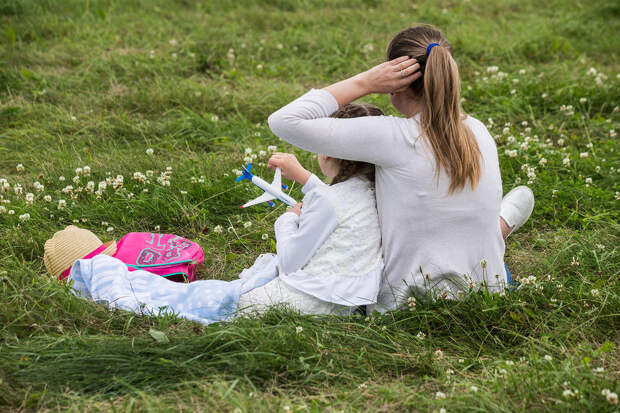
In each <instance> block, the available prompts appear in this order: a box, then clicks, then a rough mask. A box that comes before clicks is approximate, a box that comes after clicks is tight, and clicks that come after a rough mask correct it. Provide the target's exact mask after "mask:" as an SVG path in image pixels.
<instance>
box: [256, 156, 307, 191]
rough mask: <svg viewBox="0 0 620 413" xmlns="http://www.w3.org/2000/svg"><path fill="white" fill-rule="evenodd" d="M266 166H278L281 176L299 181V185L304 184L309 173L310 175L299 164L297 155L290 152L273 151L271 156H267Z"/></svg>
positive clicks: (270, 167) (274, 167)
mask: <svg viewBox="0 0 620 413" xmlns="http://www.w3.org/2000/svg"><path fill="white" fill-rule="evenodd" d="M267 167H268V168H269V169H276V168H280V169H281V170H282V177H284V178H286V179H290V180H292V181H296V182H299V183H300V184H301V185H305V184H306V182H307V181H308V178H310V175H312V174H311V173H310V172H309V171H307V170H306V169H305V168H304V167H303V166H301V164H300V163H299V161H298V160H297V157H296V156H295V155H293V154H290V153H282V152H276V153H274V154H273V155H271V158H269V161H268V162H267Z"/></svg>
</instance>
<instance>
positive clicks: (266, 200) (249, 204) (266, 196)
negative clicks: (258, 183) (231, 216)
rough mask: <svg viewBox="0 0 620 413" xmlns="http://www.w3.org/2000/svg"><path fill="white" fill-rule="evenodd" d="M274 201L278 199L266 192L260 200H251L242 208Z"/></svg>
mask: <svg viewBox="0 0 620 413" xmlns="http://www.w3.org/2000/svg"><path fill="white" fill-rule="evenodd" d="M272 199H276V197H275V196H273V195H271V194H270V193H269V192H265V193H264V194H262V195H261V196H259V197H258V198H255V199H253V200H251V201H250V202H248V203H246V204H244V205H243V206H242V207H241V208H247V207H249V206H252V205H256V204H260V203H261V202H269V201H271V200H272Z"/></svg>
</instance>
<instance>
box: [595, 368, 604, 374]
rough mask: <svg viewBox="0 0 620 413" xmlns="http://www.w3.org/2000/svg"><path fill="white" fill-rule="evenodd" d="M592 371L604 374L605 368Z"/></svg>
mask: <svg viewBox="0 0 620 413" xmlns="http://www.w3.org/2000/svg"><path fill="white" fill-rule="evenodd" d="M592 371H594V372H595V373H603V372H604V371H605V369H604V368H603V367H597V368H595V369H593V370H592Z"/></svg>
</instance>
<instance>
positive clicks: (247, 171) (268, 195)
mask: <svg viewBox="0 0 620 413" xmlns="http://www.w3.org/2000/svg"><path fill="white" fill-rule="evenodd" d="M242 168H243V172H242V173H241V176H239V178H237V179H235V182H238V181H242V180H244V179H247V180H248V181H250V182H252V183H253V184H254V185H256V186H257V187H259V188H260V189H262V190H263V191H265V193H264V194H262V195H261V196H259V197H258V198H255V199H253V200H251V201H250V202H248V203H246V204H244V205H242V206H241V208H247V207H249V206H252V205H256V204H260V203H261V202H267V204H269V206H274V203H273V202H271V200H273V199H278V200H280V201H282V202H284V203H285V204H287V205H289V206H295V205H296V204H297V201H295V200H294V199H293V198H291V197H290V196H288V195H287V194H285V193H284V191H282V189H287V188H288V187H287V186H286V185H283V184H282V170H281V169H280V168H276V175H275V176H274V178H273V182H272V183H271V184H269V183H267V182H265V181H263V180H262V179H261V178H259V177H258V176H254V175H252V172H251V171H252V164H251V163H249V164H248V166H247V168H246V167H244V166H242Z"/></svg>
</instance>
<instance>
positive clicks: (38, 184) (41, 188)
mask: <svg viewBox="0 0 620 413" xmlns="http://www.w3.org/2000/svg"><path fill="white" fill-rule="evenodd" d="M32 186H34V189H35V190H36V191H37V192H43V191H44V190H45V186H44V185H42V184H41V182H39V181H36V182H35V183H34V184H32Z"/></svg>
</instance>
